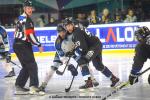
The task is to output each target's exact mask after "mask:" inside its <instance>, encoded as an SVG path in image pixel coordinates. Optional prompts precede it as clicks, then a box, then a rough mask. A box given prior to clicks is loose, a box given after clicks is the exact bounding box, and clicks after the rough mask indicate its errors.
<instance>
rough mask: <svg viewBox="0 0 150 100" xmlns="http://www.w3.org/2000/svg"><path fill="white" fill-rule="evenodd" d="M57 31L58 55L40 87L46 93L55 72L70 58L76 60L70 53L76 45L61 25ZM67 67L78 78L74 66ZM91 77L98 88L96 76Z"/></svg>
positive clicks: (56, 45) (56, 46) (56, 44)
mask: <svg viewBox="0 0 150 100" xmlns="http://www.w3.org/2000/svg"><path fill="white" fill-rule="evenodd" d="M57 31H58V37H57V39H56V41H55V48H56V54H55V57H54V60H53V65H52V66H51V69H50V70H49V72H48V73H47V74H46V77H45V79H44V81H43V82H42V84H41V86H40V87H39V89H40V90H41V91H43V92H45V88H46V86H47V84H48V82H49V80H50V79H51V77H52V76H53V74H54V73H55V71H57V69H58V68H59V66H61V65H62V64H63V63H64V62H66V61H68V59H69V57H70V56H72V57H73V58H74V59H75V58H76V56H75V55H74V53H73V52H70V51H72V50H73V49H74V43H73V42H72V41H70V40H69V39H68V38H69V37H66V34H67V33H66V30H65V29H64V28H63V26H62V25H61V24H60V25H58V27H57ZM66 44H67V45H66ZM67 65H68V70H70V72H71V74H72V75H73V76H77V74H78V72H77V70H76V69H75V67H74V65H72V64H70V63H68V64H67ZM91 77H92V79H93V84H94V86H98V85H99V83H98V82H97V81H96V80H95V78H94V76H93V75H91Z"/></svg>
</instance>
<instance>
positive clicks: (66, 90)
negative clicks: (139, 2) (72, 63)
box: [65, 65, 78, 92]
mask: <svg viewBox="0 0 150 100" xmlns="http://www.w3.org/2000/svg"><path fill="white" fill-rule="evenodd" d="M76 70H78V65H77V67H76ZM74 78H75V76H73V77H72V80H71V83H70V85H69V87H68V88H65V92H69V91H70V89H71V86H72V83H73V81H74Z"/></svg>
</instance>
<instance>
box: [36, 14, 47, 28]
mask: <svg viewBox="0 0 150 100" xmlns="http://www.w3.org/2000/svg"><path fill="white" fill-rule="evenodd" d="M44 26H45V16H44V15H41V16H40V17H39V18H38V19H37V20H36V27H44Z"/></svg>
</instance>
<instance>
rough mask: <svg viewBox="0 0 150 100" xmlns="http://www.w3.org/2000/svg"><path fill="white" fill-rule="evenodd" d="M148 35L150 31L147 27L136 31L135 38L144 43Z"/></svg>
mask: <svg viewBox="0 0 150 100" xmlns="http://www.w3.org/2000/svg"><path fill="white" fill-rule="evenodd" d="M148 35H150V30H149V29H148V27H146V26H143V27H140V28H138V29H137V30H136V31H135V37H136V39H137V40H138V41H143V40H144V39H145V38H146V37H147V36H148Z"/></svg>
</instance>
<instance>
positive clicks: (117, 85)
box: [111, 82, 123, 89]
mask: <svg viewBox="0 0 150 100" xmlns="http://www.w3.org/2000/svg"><path fill="white" fill-rule="evenodd" d="M122 83H123V82H117V83H116V84H115V86H113V87H111V88H114V89H115V88H118V87H119V86H120V85H121V84H122Z"/></svg>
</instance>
